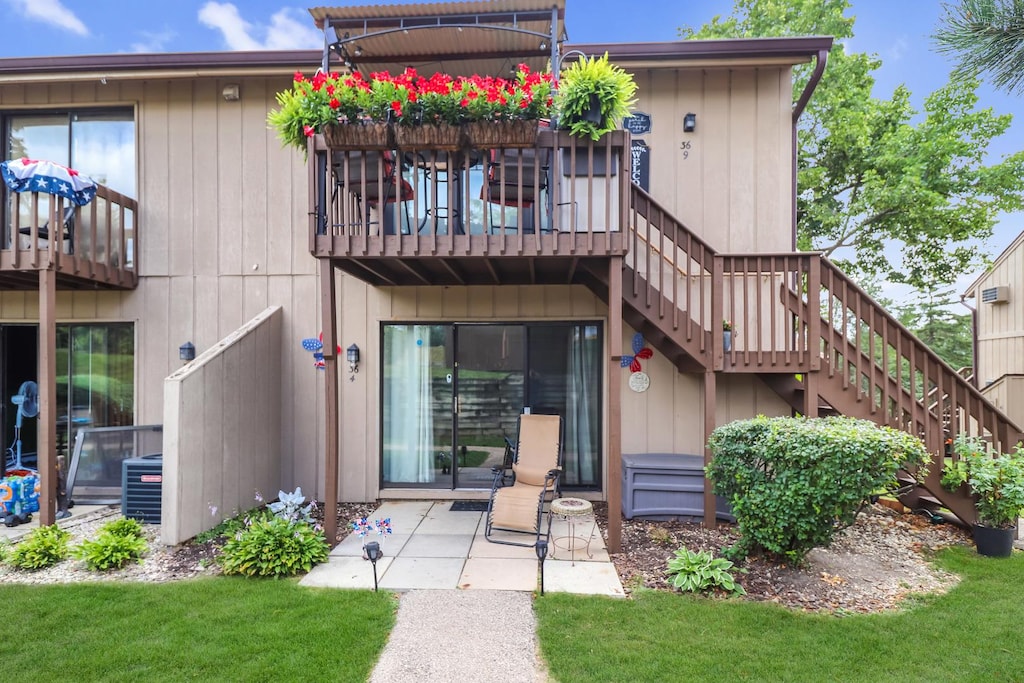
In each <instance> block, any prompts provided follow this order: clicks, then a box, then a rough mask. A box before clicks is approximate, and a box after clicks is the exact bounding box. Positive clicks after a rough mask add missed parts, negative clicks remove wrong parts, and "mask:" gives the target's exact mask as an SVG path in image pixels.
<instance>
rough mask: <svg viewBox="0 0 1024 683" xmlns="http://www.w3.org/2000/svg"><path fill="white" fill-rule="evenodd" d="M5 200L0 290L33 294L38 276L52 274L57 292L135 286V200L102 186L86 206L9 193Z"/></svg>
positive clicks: (136, 279)
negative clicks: (43, 273) (46, 273)
mask: <svg viewBox="0 0 1024 683" xmlns="http://www.w3.org/2000/svg"><path fill="white" fill-rule="evenodd" d="M7 198H8V201H7V207H8V212H7V220H6V221H5V224H4V226H3V235H2V237H3V239H2V242H0V244H2V246H0V288H2V289H35V288H37V287H38V286H39V275H38V272H39V271H41V270H53V272H54V273H55V276H56V285H57V288H58V289H86V288H88V289H95V288H97V287H98V288H108V289H132V288H134V287H136V286H137V285H138V273H137V272H136V270H135V264H137V263H138V245H137V243H136V241H135V236H136V217H137V215H138V204H137V202H136V201H135V200H134V199H132V198H130V197H126V196H124V195H123V194H120V193H118V192H114V191H113V190H111V189H110V188H108V187H105V186H103V185H100V186H99V187H98V189H97V191H96V197H95V199H93V201H91V202H90V203H89V204H86V205H85V206H74V205H73V204H71V203H70V202H68V201H67V200H66V199H63V198H59V197H56V196H54V195H49V194H41V193H38V192H23V193H14V192H7ZM53 226H58V227H56V228H54V227H53Z"/></svg>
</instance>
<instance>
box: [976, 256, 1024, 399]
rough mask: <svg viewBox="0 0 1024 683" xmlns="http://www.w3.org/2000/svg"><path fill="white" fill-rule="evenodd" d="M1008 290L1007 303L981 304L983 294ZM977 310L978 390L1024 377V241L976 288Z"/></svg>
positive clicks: (999, 262) (1004, 257)
mask: <svg viewBox="0 0 1024 683" xmlns="http://www.w3.org/2000/svg"><path fill="white" fill-rule="evenodd" d="M990 287H1007V288H1008V292H1009V301H1008V302H1006V303H994V304H989V303H982V302H981V292H982V290H984V289H988V288H990ZM974 291H975V300H974V303H975V305H976V306H977V309H978V372H977V373H975V374H976V376H977V378H978V386H982V387H984V386H985V385H986V384H988V383H989V382H995V381H996V380H998V379H999V378H1000V377H1002V376H1003V375H1007V374H1017V375H1020V374H1024V240H1022V239H1018V240H1017V241H1016V242H1015V246H1013V247H1012V248H1011V249H1010V250H1009V251H1007V252H1006V253H1004V254H1003V255H1002V256H1001V257H1000V258H999V259H998V260H997V261H996V263H995V264H994V265H993V267H992V270H991V271H989V272H988V273H986V274H985V275H984V276H983V277H982V278H981V279H980V280H978V284H977V286H976V288H975V290H974Z"/></svg>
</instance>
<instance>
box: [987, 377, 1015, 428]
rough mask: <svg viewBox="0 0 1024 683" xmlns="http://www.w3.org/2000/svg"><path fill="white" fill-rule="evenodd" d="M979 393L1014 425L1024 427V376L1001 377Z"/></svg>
mask: <svg viewBox="0 0 1024 683" xmlns="http://www.w3.org/2000/svg"><path fill="white" fill-rule="evenodd" d="M981 393H982V394H984V395H985V398H987V399H988V400H989V401H991V402H992V405H994V406H995V407H996V408H999V409H1000V410H1001V411H1003V412H1004V413H1005V414H1006V416H1007V417H1008V418H1010V419H1011V420H1012V421H1013V423H1014V424H1016V425H1024V374H1021V375H1003V376H1002V377H1000V378H999V379H997V380H996V381H995V382H993V383H992V384H990V385H988V386H986V387H984V388H983V389H982V390H981Z"/></svg>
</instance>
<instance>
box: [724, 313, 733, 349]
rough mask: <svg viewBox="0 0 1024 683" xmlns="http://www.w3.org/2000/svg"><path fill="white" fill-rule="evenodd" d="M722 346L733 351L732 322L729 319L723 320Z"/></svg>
mask: <svg viewBox="0 0 1024 683" xmlns="http://www.w3.org/2000/svg"><path fill="white" fill-rule="evenodd" d="M722 346H723V347H724V348H725V350H726V351H732V323H731V322H729V321H728V320H723V321H722Z"/></svg>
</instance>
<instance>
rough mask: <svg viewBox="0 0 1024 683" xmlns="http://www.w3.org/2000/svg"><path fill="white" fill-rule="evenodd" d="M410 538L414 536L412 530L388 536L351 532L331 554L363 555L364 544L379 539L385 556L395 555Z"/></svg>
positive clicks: (334, 555) (333, 555)
mask: <svg viewBox="0 0 1024 683" xmlns="http://www.w3.org/2000/svg"><path fill="white" fill-rule="evenodd" d="M410 538H412V532H409V533H407V534H388V535H387V536H376V535H372V536H371V535H367V536H358V535H356V534H349V535H348V536H346V537H345V538H344V540H342V542H341V543H339V544H338V545H336V546H334V549H333V550H331V556H332V557H336V556H350V557H362V556H363V545H365V544H366V543H367V542H368V541H377V542H378V543H380V547H381V549H382V550H383V551H384V555H385V556H388V555H391V556H395V555H397V554H398V553H399V552H401V550H402V548H403V547H404V546H405V544H406V543H407V542H408V541H409V539H410Z"/></svg>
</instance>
